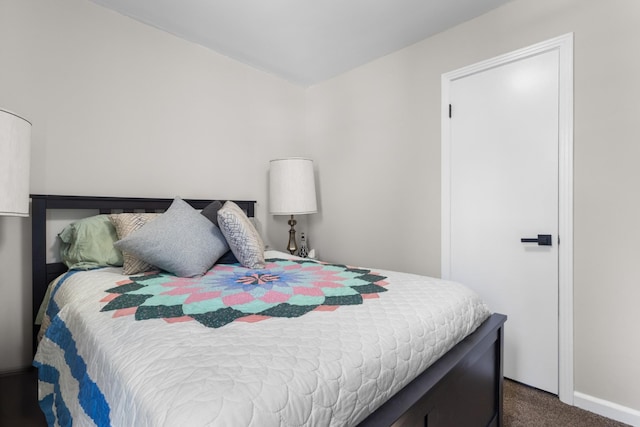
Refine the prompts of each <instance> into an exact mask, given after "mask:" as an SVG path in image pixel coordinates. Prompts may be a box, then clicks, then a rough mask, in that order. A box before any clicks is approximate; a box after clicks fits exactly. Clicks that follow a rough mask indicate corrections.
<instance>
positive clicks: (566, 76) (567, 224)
mask: <svg viewBox="0 0 640 427" xmlns="http://www.w3.org/2000/svg"><path fill="white" fill-rule="evenodd" d="M553 50H557V51H558V54H559V67H560V75H559V99H558V115H559V117H558V127H559V132H558V164H559V166H558V167H559V170H558V178H559V180H558V186H559V188H558V197H559V200H558V206H559V212H558V230H559V234H558V236H559V237H558V238H559V239H561V240H560V244H559V245H558V268H559V272H558V281H559V283H558V305H559V307H558V309H559V313H558V349H559V354H558V361H559V362H558V372H559V375H558V376H559V377H558V395H559V397H560V400H561V401H563V402H564V403H567V404H569V405H573V397H574V384H573V33H569V34H565V35H563V36H560V37H556V38H553V39H551V40H547V41H544V42H541V43H537V44H535V45H533V46H529V47H526V48H523V49H519V50H517V51H514V52H510V53H507V54H504V55H500V56H498V57H495V58H492V59H489V60H486V61H482V62H479V63H476V64H473V65H470V66H467V67H464V68H460V69H458V70H455V71H451V72H449V73H445V74H443V75H442V200H441V202H442V241H441V249H442V266H441V268H442V270H441V271H442V273H441V274H442V277H443V278H445V279H447V278H449V276H450V274H451V252H450V251H451V241H450V239H451V221H450V219H451V217H450V214H451V211H450V207H451V199H450V191H451V181H450V179H451V169H450V166H451V165H450V160H451V153H450V150H449V143H450V140H451V129H450V124H451V121H450V120H449V104H450V93H449V88H450V85H451V82H453V81H455V80H457V79H460V78H463V77H466V76H469V75H472V74H475V73H478V72H481V71H484V70H487V69H490V68H494V67H498V66H501V65H504V64H508V63H510V62H514V61H518V60H521V59H524V58H528V57H531V56H535V55H539V54H541V53H545V52H548V51H553ZM454 114H455V112H454ZM507 322H508V321H507ZM507 325H508V323H507ZM507 327H508V326H507Z"/></svg>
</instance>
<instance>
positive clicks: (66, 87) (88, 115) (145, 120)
mask: <svg viewBox="0 0 640 427" xmlns="http://www.w3.org/2000/svg"><path fill="white" fill-rule="evenodd" d="M0 52H1V55H0V57H1V59H0V62H1V66H0V106H1V107H2V108H6V109H9V110H11V111H14V112H16V113H18V114H21V115H23V116H24V117H26V118H28V119H29V120H30V121H31V122H32V123H33V132H32V144H33V145H32V163H31V165H32V173H31V192H32V193H49V194H80V195H83V194H88V195H117V196H148V197H154V196H157V197H171V196H174V195H179V196H181V197H194V198H197V197H202V198H210V197H212V198H237V199H252V200H258V202H259V203H258V206H257V216H258V219H259V220H260V221H261V224H262V226H263V231H264V232H266V234H267V240H269V236H270V235H271V234H274V233H276V232H277V237H278V238H279V237H280V234H282V235H286V224H285V223H284V222H283V221H278V222H274V221H272V220H271V216H270V215H267V207H266V203H265V200H266V191H267V184H266V177H267V170H268V165H269V160H270V159H271V158H273V157H274V156H286V155H309V154H308V153H302V152H300V151H299V148H297V147H296V144H298V143H299V141H300V140H301V138H302V137H303V133H302V126H303V119H302V115H303V114H304V108H303V107H304V90H303V89H302V88H300V87H298V86H294V85H292V84H290V83H288V82H286V81H284V80H281V79H278V78H275V77H273V76H271V75H268V74H266V73H264V72H261V71H258V70H255V69H253V68H250V67H247V66H245V65H242V64H240V63H238V62H236V61H232V60H230V59H228V58H226V57H224V56H222V55H218V54H216V53H214V52H211V51H210V50H207V49H205V48H203V47H201V46H197V45H195V44H192V43H188V42H185V41H183V40H180V39H178V38H176V37H174V36H172V35H169V34H167V33H164V32H161V31H158V30H156V29H154V28H151V27H148V26H145V25H142V24H140V23H138V22H136V21H133V20H131V19H129V18H126V17H124V16H121V15H119V14H117V13H115V12H112V11H109V10H107V9H104V8H102V7H100V6H97V5H95V4H93V3H91V2H89V1H86V0H63V1H53V2H51V1H43V0H2V1H1V2H0ZM270 224H271V225H272V227H269V225H270ZM29 227H30V221H29V220H28V219H18V218H6V217H0V275H1V276H0V295H2V298H1V299H0V348H1V350H0V371H11V370H15V369H19V368H22V367H24V366H26V365H28V364H29V363H30V351H31V349H30V341H29V333H30V332H29V331H30V328H31V326H30V319H31V302H30V300H31V291H30V286H31V285H30V280H31V276H30V255H29V254H30V251H31V244H30V228H29Z"/></svg>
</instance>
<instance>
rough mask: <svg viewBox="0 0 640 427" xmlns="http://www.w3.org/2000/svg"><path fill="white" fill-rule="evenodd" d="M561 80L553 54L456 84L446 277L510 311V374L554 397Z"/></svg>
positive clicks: (452, 98)
mask: <svg viewBox="0 0 640 427" xmlns="http://www.w3.org/2000/svg"><path fill="white" fill-rule="evenodd" d="M558 76H559V54H558V51H557V50H552V51H547V52H544V53H540V54H537V55H533V56H530V57H526V58H523V59H519V60H517V61H513V62H510V63H506V64H502V65H499V66H496V67H494V68H490V69H487V70H483V71H481V72H478V73H475V74H471V75H468V76H466V77H464V78H460V79H457V80H454V81H452V82H451V86H450V88H449V99H450V103H451V118H450V141H449V143H450V146H449V165H448V166H449V168H450V177H449V202H450V205H449V215H450V217H449V221H450V228H449V232H450V235H449V237H450V241H449V251H450V252H449V272H448V273H449V274H448V278H450V279H452V280H455V281H459V282H462V283H464V284H466V285H468V286H469V287H471V288H472V289H475V290H476V291H477V292H478V293H479V294H480V295H481V296H482V298H484V300H485V301H486V302H487V303H488V305H489V306H490V308H491V309H492V311H494V312H499V313H503V314H506V315H507V316H508V321H507V325H506V328H505V338H504V343H505V347H504V355H505V358H504V375H505V377H507V378H511V379H514V380H516V381H519V382H522V383H525V384H528V385H531V386H534V387H536V388H539V389H542V390H546V391H549V392H551V393H554V394H557V393H558V134H559V127H558V99H559V77H558ZM538 235H542V236H544V235H546V236H550V241H547V242H544V241H543V240H544V239H545V238H544V237H541V239H540V243H536V242H522V241H521V239H523V238H524V239H537V238H538Z"/></svg>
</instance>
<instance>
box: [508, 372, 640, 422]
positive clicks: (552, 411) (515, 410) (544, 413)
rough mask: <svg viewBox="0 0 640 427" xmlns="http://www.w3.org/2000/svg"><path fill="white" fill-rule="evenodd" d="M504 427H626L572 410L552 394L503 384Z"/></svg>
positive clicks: (519, 385) (584, 412)
mask: <svg viewBox="0 0 640 427" xmlns="http://www.w3.org/2000/svg"><path fill="white" fill-rule="evenodd" d="M503 421H504V426H505V427H520V426H522V427H531V426H535V427H543V426H554V427H556V426H562V427H574V426H575V427H623V426H627V424H623V423H620V422H618V421H613V420H610V419H608V418H605V417H601V416H600V415H596V414H594V413H591V412H589V411H585V410H583V409H579V408H576V407H575V406H569V405H566V404H564V403H562V402H560V399H558V397H557V396H554V395H552V394H550V393H547V392H544V391H540V390H538V389H535V388H531V387H527V386H525V385H522V384H520V383H517V382H514V381H511V380H507V379H505V380H504V418H503Z"/></svg>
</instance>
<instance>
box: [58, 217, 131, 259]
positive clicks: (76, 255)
mask: <svg viewBox="0 0 640 427" xmlns="http://www.w3.org/2000/svg"><path fill="white" fill-rule="evenodd" d="M58 237H60V240H61V243H60V256H61V257H62V261H63V262H64V263H65V264H66V265H67V267H69V269H76V270H88V269H91V268H97V267H107V266H116V267H117V266H121V265H122V252H120V250H118V249H116V248H115V247H114V246H113V244H114V243H115V242H116V241H117V240H118V235H117V234H116V229H115V227H114V226H113V224H112V223H111V221H109V217H108V216H107V215H96V216H92V217H89V218H84V219H81V220H78V221H75V222H73V223H71V224H69V225H68V226H66V227H65V228H64V230H62V232H61V233H60V234H58Z"/></svg>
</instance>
